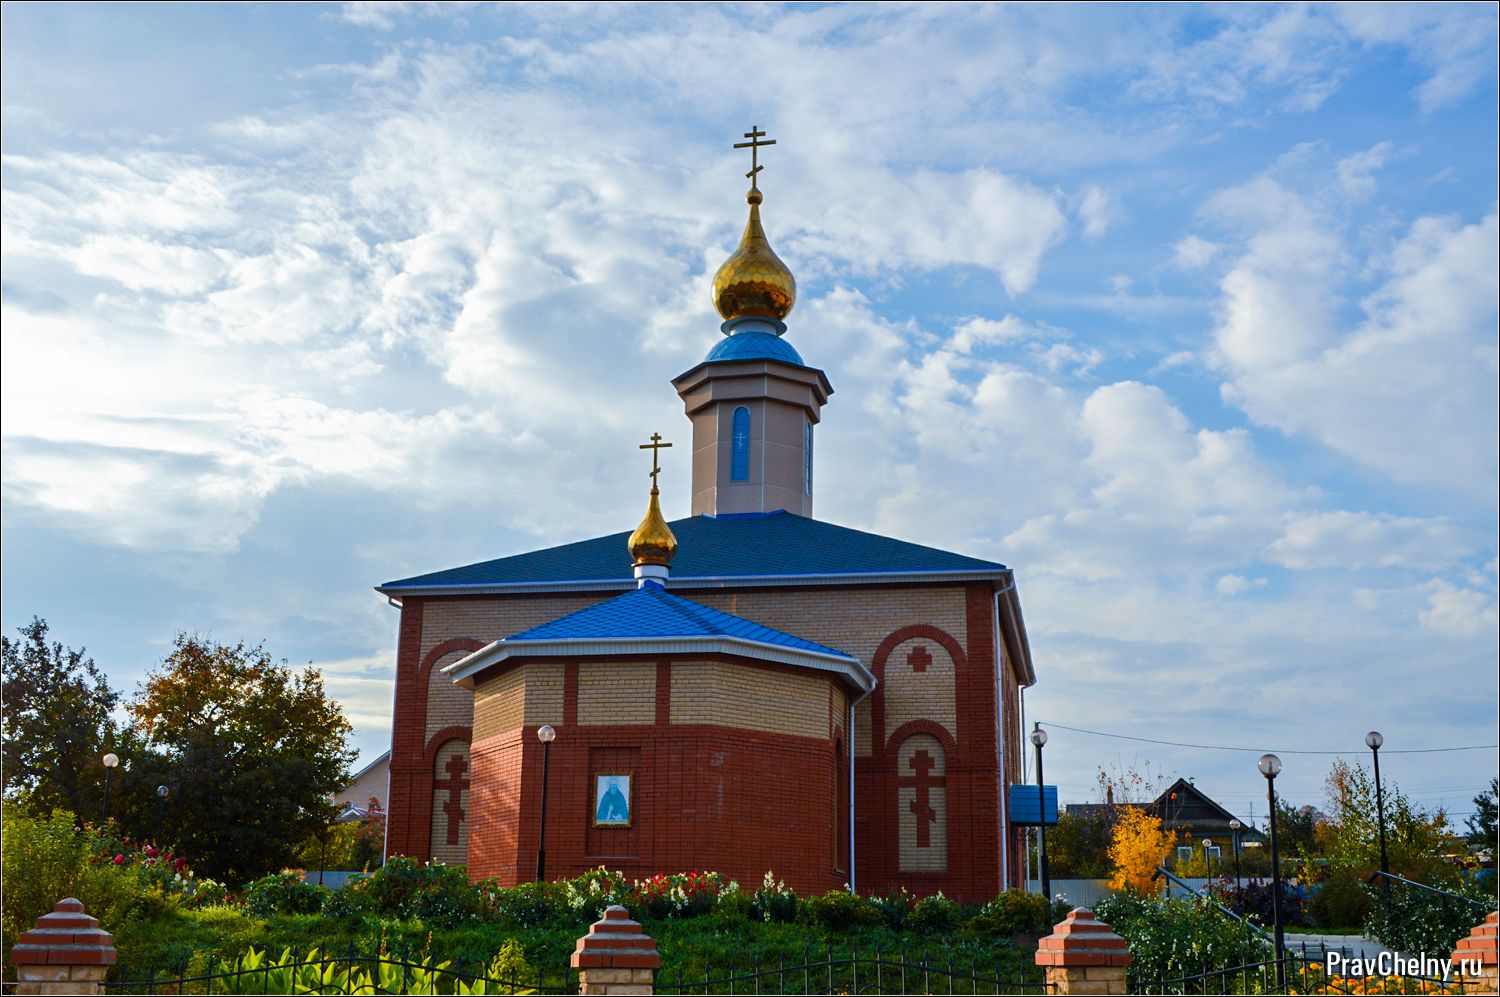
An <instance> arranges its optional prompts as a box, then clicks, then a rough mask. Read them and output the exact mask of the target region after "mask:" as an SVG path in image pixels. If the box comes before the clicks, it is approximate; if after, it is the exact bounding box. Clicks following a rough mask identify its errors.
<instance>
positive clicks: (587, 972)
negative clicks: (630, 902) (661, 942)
mask: <svg viewBox="0 0 1500 997" xmlns="http://www.w3.org/2000/svg"><path fill="white" fill-rule="evenodd" d="M572 965H573V968H574V969H576V970H578V992H579V993H581V994H649V993H654V992H655V991H654V990H653V989H652V984H653V983H654V982H655V980H656V971H657V970H658V969H660V968H661V955H660V954H659V953H658V952H657V951H656V942H655V940H653V939H652V938H651V937H650V936H649V935H647V934H646V933H645V932H643V931H641V926H640V925H639V924H637V923H636V922H634V921H632V920H631V919H630V912H629V911H627V910H626V909H625V908H624V907H621V906H619V905H616V906H613V907H610V908H609V909H607V910H606V911H605V912H604V916H603V917H602V918H600V919H599V920H598V921H595V922H594V923H593V925H592V926H590V928H589V933H588V934H586V935H584V936H583V937H582V938H580V939H578V948H577V949H575V950H574V952H573V959H572Z"/></svg>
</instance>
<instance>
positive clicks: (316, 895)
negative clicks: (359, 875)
mask: <svg viewBox="0 0 1500 997" xmlns="http://www.w3.org/2000/svg"><path fill="white" fill-rule="evenodd" d="M328 893H329V891H328V889H327V888H326V887H323V886H317V885H315V884H313V883H309V882H307V881H305V880H304V879H303V878H302V877H301V876H300V875H298V874H297V873H295V872H278V873H273V874H272V875H269V876H262V877H261V878H260V879H257V880H256V881H255V882H253V883H251V884H250V885H249V886H247V887H245V910H246V911H248V912H249V914H250V916H251V917H272V916H274V915H276V914H316V913H318V911H320V910H322V909H323V900H324V898H325V897H327V895H328Z"/></svg>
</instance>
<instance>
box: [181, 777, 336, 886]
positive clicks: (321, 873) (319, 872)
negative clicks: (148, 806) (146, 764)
mask: <svg viewBox="0 0 1500 997" xmlns="http://www.w3.org/2000/svg"><path fill="white" fill-rule="evenodd" d="M170 792H171V790H170V789H168V788H167V787H166V786H157V787H156V847H157V848H160V847H161V846H162V844H161V843H162V838H163V837H165V836H166V827H167V794H169V793H170ZM319 875H322V873H321V872H319Z"/></svg>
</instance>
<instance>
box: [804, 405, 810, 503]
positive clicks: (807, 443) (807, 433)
mask: <svg viewBox="0 0 1500 997" xmlns="http://www.w3.org/2000/svg"><path fill="white" fill-rule="evenodd" d="M802 449H803V454H802V459H803V461H804V462H805V463H804V464H803V468H802V487H803V488H804V489H805V490H806V491H807V494H809V495H811V494H812V421H811V420H808V422H806V423H805V424H804V431H803V440H802Z"/></svg>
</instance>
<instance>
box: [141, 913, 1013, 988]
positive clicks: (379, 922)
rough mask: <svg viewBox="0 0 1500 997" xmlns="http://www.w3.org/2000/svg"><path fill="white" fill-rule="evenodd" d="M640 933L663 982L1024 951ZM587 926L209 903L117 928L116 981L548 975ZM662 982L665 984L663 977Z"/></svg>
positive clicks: (996, 964) (759, 931)
mask: <svg viewBox="0 0 1500 997" xmlns="http://www.w3.org/2000/svg"><path fill="white" fill-rule="evenodd" d="M644 928H645V931H646V933H647V934H649V935H650V936H651V937H652V938H654V939H656V942H657V946H658V949H659V951H660V952H661V955H662V965H663V972H664V975H665V978H666V979H670V980H673V981H675V980H676V979H678V978H679V976H680V978H682V979H684V980H689V981H691V980H695V979H697V980H701V979H704V978H706V977H707V976H708V975H710V973H712V974H713V975H716V976H717V975H721V974H722V973H724V972H726V971H727V970H728V968H729V966H730V963H731V961H732V962H733V964H734V965H735V966H736V967H737V969H739V970H741V971H743V970H745V969H748V968H749V967H750V966H751V965H752V964H753V963H755V962H757V961H759V962H760V963H761V964H762V965H763V966H768V967H769V966H775V965H777V964H778V963H779V961H780V960H783V959H784V960H785V961H786V963H787V964H794V965H801V963H802V962H803V961H804V959H805V957H806V954H808V953H810V954H811V957H812V959H814V960H817V959H819V958H826V953H827V951H828V949H829V946H830V945H831V946H832V947H833V948H834V949H835V950H836V951H837V952H840V953H847V952H849V951H850V950H851V949H853V948H855V947H857V948H858V949H859V951H860V952H861V954H862V955H865V954H870V955H873V954H874V952H875V951H876V950H877V949H878V950H881V951H882V952H883V953H885V954H887V956H888V957H889V956H893V955H894V954H895V953H897V952H901V951H904V952H905V953H906V954H907V955H908V956H909V957H911V958H914V959H920V958H921V957H922V955H923V954H927V955H929V956H930V957H931V959H932V961H933V964H934V965H942V966H946V965H947V963H948V961H949V960H950V959H951V960H952V962H953V965H954V969H955V970H956V971H962V972H966V973H967V972H970V971H972V972H974V973H975V974H977V975H981V976H985V977H989V978H994V977H999V978H1000V979H1018V978H1019V977H1020V975H1021V973H1022V972H1023V971H1026V970H1028V969H1031V968H1032V966H1031V963H1032V959H1031V951H1030V948H1029V947H1028V946H1026V945H1025V944H1024V942H1023V943H1022V944H1021V945H1016V944H1014V943H1013V941H1012V939H1010V938H1004V939H1001V938H994V937H981V936H979V935H977V934H974V933H966V932H962V931H957V930H955V931H952V932H947V933H942V934H929V935H921V934H914V933H901V932H897V931H893V930H891V929H890V928H888V927H885V926H883V925H882V926H855V927H851V928H849V929H847V930H838V929H829V928H823V927H816V926H810V925H804V924H797V923H791V924H767V923H764V922H760V921H756V920H751V919H748V918H745V917H743V916H735V915H724V914H712V915H707V916H703V917H698V918H691V919H686V920H661V921H647V922H646V923H645V924H644ZM587 930H588V922H587V921H585V920H579V921H577V922H574V921H572V920H571V919H564V918H559V919H553V920H550V921H547V922H544V923H542V924H538V925H532V926H529V927H513V926H505V925H501V924H496V923H474V924H470V925H465V926H463V927H459V928H453V929H429V928H428V927H427V926H426V925H425V924H423V923H421V922H419V921H400V920H392V919H378V918H374V917H369V916H364V917H349V918H330V917H325V916H323V915H305V916H293V915H280V916H276V917H271V918H265V919H262V918H255V917H251V916H249V915H248V914H246V913H244V912H243V911H242V910H240V909H238V908H231V907H209V908H204V909H202V910H198V911H190V912H185V911H173V912H170V913H168V914H164V915H163V916H161V917H158V918H154V919H151V920H149V921H138V922H134V923H130V924H125V925H120V926H119V927H118V930H116V932H115V936H116V945H117V947H118V949H119V951H120V964H119V966H120V968H119V973H120V974H121V975H120V978H122V979H130V980H135V979H144V978H145V977H147V976H148V975H150V973H151V972H152V971H153V970H155V971H156V974H157V975H158V976H177V975H182V970H183V969H185V968H192V970H193V971H194V973H195V974H196V973H198V972H201V971H202V970H203V969H205V968H206V967H207V963H208V960H209V958H210V954H211V956H212V957H213V958H233V957H235V956H237V955H240V954H242V953H243V952H245V951H246V950H247V949H249V948H251V947H252V946H253V947H255V948H257V949H262V950H269V951H270V952H271V953H272V954H273V955H277V954H279V953H280V952H281V951H282V950H283V949H286V948H290V949H293V950H294V951H298V952H306V951H307V950H309V949H311V948H313V947H315V946H316V947H318V948H319V949H321V950H322V951H323V952H325V953H328V954H331V955H337V956H343V955H345V954H350V955H355V956H372V955H374V954H376V953H377V952H378V951H380V950H381V948H382V946H383V947H384V949H385V951H387V952H388V953H391V954H393V955H395V956H396V957H397V958H402V959H406V960H408V961H417V962H420V961H421V960H422V959H423V958H425V957H426V956H427V955H429V954H430V955H431V956H433V957H434V958H435V959H436V960H439V961H441V960H451V961H452V962H453V963H455V965H459V964H462V965H463V966H466V967H473V966H478V965H483V964H486V963H488V962H489V960H490V959H491V958H493V957H494V955H495V954H496V953H497V952H498V951H499V950H500V947H501V946H502V945H503V944H504V943H505V941H506V940H508V939H512V938H513V939H515V940H516V941H517V942H519V943H520V944H521V946H522V947H523V948H524V949H525V952H526V960H527V962H528V963H529V964H530V965H531V966H532V967H533V968H534V969H541V970H544V971H545V973H546V975H547V977H548V978H552V977H553V976H554V975H555V974H557V973H559V972H561V970H562V969H563V967H565V966H566V965H567V961H568V957H569V956H570V955H571V954H572V952H573V949H574V946H575V944H576V942H577V939H578V938H579V937H580V936H581V935H583V934H584V933H585V932H586V931H587ZM664 982H665V981H664Z"/></svg>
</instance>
